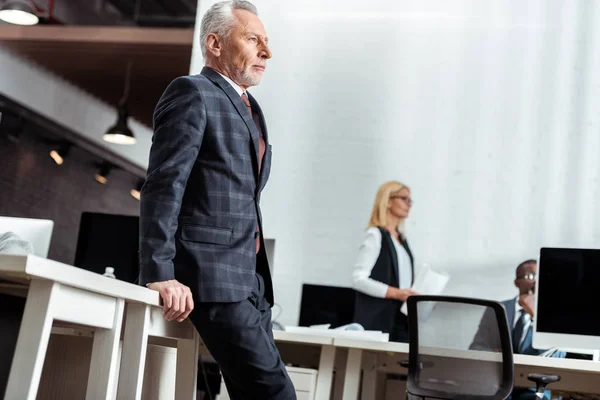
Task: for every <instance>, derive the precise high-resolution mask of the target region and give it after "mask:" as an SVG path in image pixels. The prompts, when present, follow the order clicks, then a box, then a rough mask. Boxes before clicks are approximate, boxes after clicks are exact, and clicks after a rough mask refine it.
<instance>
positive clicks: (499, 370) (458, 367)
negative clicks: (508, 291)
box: [403, 296, 560, 400]
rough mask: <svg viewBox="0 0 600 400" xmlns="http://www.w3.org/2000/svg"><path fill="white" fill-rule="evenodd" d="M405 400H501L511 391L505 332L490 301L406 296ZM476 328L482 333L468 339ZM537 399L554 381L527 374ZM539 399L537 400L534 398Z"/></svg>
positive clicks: (552, 377) (496, 306)
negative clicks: (407, 325)
mask: <svg viewBox="0 0 600 400" xmlns="http://www.w3.org/2000/svg"><path fill="white" fill-rule="evenodd" d="M407 306H408V323H409V338H410V340H409V361H408V362H406V363H403V365H404V366H406V367H408V379H407V393H406V399H408V400H421V399H430V398H431V399H453V400H476V399H477V400H505V399H507V398H508V397H509V396H510V394H511V392H512V390H513V386H514V364H513V353H512V345H511V338H510V336H511V335H510V330H509V327H508V322H507V318H506V313H505V310H504V307H503V306H502V305H501V304H500V303H498V302H495V301H488V300H479V299H469V298H461V297H449V296H411V297H409V298H408V301H407ZM480 322H481V323H482V326H483V328H484V329H483V332H482V333H481V334H479V335H478V336H477V343H475V341H474V339H473V336H474V333H475V332H476V331H477V330H478V328H479V326H480ZM529 379H530V380H532V381H534V382H536V384H537V394H536V396H537V397H539V398H543V394H544V390H545V388H546V385H547V384H549V383H551V382H555V381H557V380H559V379H560V377H558V376H555V375H542V374H530V375H529ZM540 394H541V397H540Z"/></svg>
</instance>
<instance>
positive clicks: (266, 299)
mask: <svg viewBox="0 0 600 400" xmlns="http://www.w3.org/2000/svg"><path fill="white" fill-rule="evenodd" d="M200 32H201V33H200V43H201V47H202V55H203V57H204V59H205V64H206V66H205V67H204V69H203V70H202V72H201V73H200V74H199V75H194V76H184V77H180V78H177V79H175V80H174V81H173V82H171V84H170V85H169V86H168V87H167V89H166V90H165V92H164V94H163V96H162V97H161V99H160V101H159V102H158V104H157V106H156V110H155V112H154V136H153V143H152V148H151V150H150V160H149V165H148V172H147V177H146V183H145V184H144V187H143V189H142V192H141V204H140V206H141V212H140V216H141V218H140V260H141V264H140V282H141V283H142V284H145V285H147V286H148V287H149V288H150V289H154V290H157V291H159V292H160V296H161V297H162V299H163V303H164V316H165V318H166V319H167V320H177V321H180V322H181V321H183V320H184V319H185V318H187V317H188V316H189V317H190V319H191V320H192V322H193V323H194V325H195V326H196V329H197V330H198V332H199V333H200V335H201V336H202V339H203V340H204V342H205V344H206V346H207V347H208V349H209V351H210V352H211V354H212V355H213V357H214V358H215V360H216V361H217V363H218V364H219V366H220V368H221V371H222V373H223V377H224V380H225V383H226V385H227V389H228V392H229V395H230V397H231V398H232V399H261V400H267V399H277V400H279V399H281V400H287V399H295V398H296V395H295V392H294V387H293V385H292V383H291V381H290V378H289V376H288V374H287V372H286V369H285V366H284V365H283V363H282V362H281V358H280V356H279V352H278V351H277V348H276V347H275V343H274V340H273V332H272V328H271V307H272V305H273V287H272V283H271V276H270V272H269V265H268V260H267V257H266V253H265V250H264V242H263V236H262V234H261V232H262V218H261V210H260V196H261V192H262V190H263V188H264V186H265V184H266V182H267V180H268V178H269V172H270V169H271V146H270V145H269V140H268V134H267V126H266V123H265V119H264V116H263V113H262V111H261V109H260V107H259V105H258V103H257V102H256V100H255V99H254V98H253V97H252V95H250V93H248V91H247V89H248V88H249V87H251V86H255V85H258V84H259V83H260V80H261V78H262V75H263V73H264V71H265V69H266V65H267V60H268V59H270V58H271V50H270V49H269V45H268V38H267V35H266V32H265V29H264V27H263V24H262V22H261V21H260V19H259V18H258V16H257V11H256V8H255V7H254V6H253V5H252V4H251V3H249V2H247V1H235V0H234V1H223V2H219V3H216V4H214V5H213V6H212V7H211V8H210V9H209V10H208V11H207V12H206V14H205V15H204V17H203V19H202V24H201V28H200ZM194 305H195V306H194Z"/></svg>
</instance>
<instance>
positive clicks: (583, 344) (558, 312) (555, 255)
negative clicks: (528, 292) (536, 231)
mask: <svg viewBox="0 0 600 400" xmlns="http://www.w3.org/2000/svg"><path fill="white" fill-rule="evenodd" d="M599 283H600V250H593V249H564V248H542V249H541V251H540V260H539V265H538V272H537V280H536V296H535V314H534V315H535V317H534V319H533V321H534V334H533V346H534V347H535V348H539V349H547V348H552V347H558V348H561V349H572V350H573V351H575V350H578V349H583V350H597V349H600V318H598V315H599V314H598V313H599V311H598V304H600V294H599V293H600V292H599V291H598V285H599Z"/></svg>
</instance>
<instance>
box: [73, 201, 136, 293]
mask: <svg viewBox="0 0 600 400" xmlns="http://www.w3.org/2000/svg"><path fill="white" fill-rule="evenodd" d="M138 243H139V217H137V216H128V215H114V214H101V213H91V212H84V213H82V214H81V222H80V224H79V237H78V240H77V251H76V254H75V262H74V265H75V266H76V267H79V268H83V269H86V270H88V271H93V272H97V273H99V274H103V273H104V271H105V268H106V267H113V268H114V270H115V272H114V274H115V276H116V277H117V279H120V280H123V281H127V282H130V283H135V282H136V281H137V279H138V273H139V258H138V253H139V252H138V249H139V245H138Z"/></svg>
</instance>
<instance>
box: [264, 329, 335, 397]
mask: <svg viewBox="0 0 600 400" xmlns="http://www.w3.org/2000/svg"><path fill="white" fill-rule="evenodd" d="M273 337H274V339H275V342H276V344H277V346H278V347H280V346H281V345H282V344H291V345H295V346H299V348H300V351H302V349H303V347H305V346H317V347H319V348H320V355H319V364H318V373H317V386H316V389H315V400H321V399H323V400H328V399H329V397H330V395H331V388H332V386H333V368H334V365H335V347H334V346H333V338H332V337H326V336H319V335H309V334H301V333H290V332H285V331H273ZM284 362H286V363H289V362H293V360H284Z"/></svg>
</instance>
